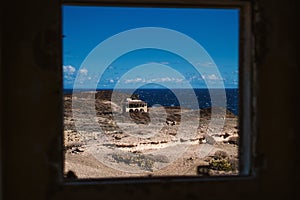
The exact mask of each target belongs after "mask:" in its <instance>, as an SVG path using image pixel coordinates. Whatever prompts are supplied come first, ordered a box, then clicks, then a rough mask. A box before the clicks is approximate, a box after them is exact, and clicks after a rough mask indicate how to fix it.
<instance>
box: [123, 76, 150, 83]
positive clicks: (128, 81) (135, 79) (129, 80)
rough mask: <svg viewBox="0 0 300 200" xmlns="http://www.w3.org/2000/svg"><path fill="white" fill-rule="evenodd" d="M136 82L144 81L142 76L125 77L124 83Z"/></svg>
mask: <svg viewBox="0 0 300 200" xmlns="http://www.w3.org/2000/svg"><path fill="white" fill-rule="evenodd" d="M138 82H145V79H142V78H139V77H138V78H134V79H127V80H125V83H138Z"/></svg>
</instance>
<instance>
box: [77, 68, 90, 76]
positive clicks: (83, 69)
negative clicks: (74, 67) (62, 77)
mask: <svg viewBox="0 0 300 200" xmlns="http://www.w3.org/2000/svg"><path fill="white" fill-rule="evenodd" d="M79 73H80V74H82V75H87V74H88V70H87V69H86V68H82V69H80V70H79Z"/></svg>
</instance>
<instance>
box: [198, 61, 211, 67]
mask: <svg viewBox="0 0 300 200" xmlns="http://www.w3.org/2000/svg"><path fill="white" fill-rule="evenodd" d="M194 65H195V66H197V67H216V65H215V64H214V63H213V62H203V63H202V62H198V63H194Z"/></svg>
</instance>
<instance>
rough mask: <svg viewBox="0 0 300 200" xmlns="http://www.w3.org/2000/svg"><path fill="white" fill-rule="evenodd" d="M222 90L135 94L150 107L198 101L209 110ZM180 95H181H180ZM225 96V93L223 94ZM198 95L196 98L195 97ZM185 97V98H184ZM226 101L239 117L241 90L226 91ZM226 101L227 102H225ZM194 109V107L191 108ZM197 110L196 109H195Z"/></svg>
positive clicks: (152, 91)
mask: <svg viewBox="0 0 300 200" xmlns="http://www.w3.org/2000/svg"><path fill="white" fill-rule="evenodd" d="M118 91H120V92H124V93H129V94H131V93H132V92H131V91H129V90H126V89H124V90H118ZM174 92H175V93H176V94H177V97H178V96H180V97H181V99H180V100H179V99H178V98H177V97H176V95H175V94H174ZM222 92H224V91H222V90H220V89H211V90H208V89H194V93H192V92H191V89H175V90H174V89H172V90H170V89H136V90H135V91H134V94H137V95H138V96H139V99H141V100H143V101H145V102H147V103H148V106H153V105H155V104H159V105H162V106H181V107H189V106H190V99H192V98H193V99H197V101H198V106H199V108H209V107H211V105H212V103H211V93H214V96H215V97H217V98H215V99H218V95H220V99H221V98H222V96H223V95H221V94H222ZM71 93H72V89H65V90H64V94H71ZM178 94H179V95H178ZM223 94H224V93H223ZM195 95H196V96H195ZM182 97H183V98H182ZM225 98H226V100H225V99H223V100H221V102H226V104H225V105H226V107H227V109H228V110H230V111H231V112H232V113H233V114H235V115H238V107H239V106H238V102H239V90H238V89H233V88H231V89H228V88H227V89H225ZM224 100H225V101H224ZM190 108H193V107H190ZM193 109H195V108H193Z"/></svg>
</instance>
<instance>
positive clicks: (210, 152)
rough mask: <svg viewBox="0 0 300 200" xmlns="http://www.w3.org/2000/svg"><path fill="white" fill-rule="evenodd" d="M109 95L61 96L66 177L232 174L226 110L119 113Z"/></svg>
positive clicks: (233, 149) (234, 147)
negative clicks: (62, 101) (212, 112)
mask: <svg viewBox="0 0 300 200" xmlns="http://www.w3.org/2000/svg"><path fill="white" fill-rule="evenodd" d="M95 96H96V98H95ZM110 97H111V93H110V92H108V91H101V92H98V93H97V94H96V95H95V94H80V95H76V96H75V95H73V99H72V96H71V95H65V97H64V100H65V101H64V102H65V105H64V106H65V113H64V124H65V130H64V134H65V135H64V138H65V140H64V143H65V173H66V174H67V175H66V176H68V177H69V178H71V177H74V176H76V177H77V178H111V177H136V176H147V177H148V176H174V175H180V176H189V175H193V176H195V175H208V176H213V175H236V174H238V139H239V137H238V119H237V117H236V116H234V115H233V114H232V113H230V112H229V111H226V112H225V113H224V114H225V115H222V109H220V110H218V109H216V110H214V115H213V119H212V118H211V116H212V115H211V109H203V110H190V109H186V108H180V107H155V108H154V107H153V108H149V112H148V113H123V112H122V110H121V106H120V105H118V102H111V101H110ZM118 97H119V99H118V100H117V101H119V102H121V101H122V99H125V98H126V97H128V96H126V94H119V95H118ZM72 103H73V104H72ZM72 106H73V107H72ZM91 107H92V108H91ZM218 111H220V112H218ZM218 113H220V115H218ZM216 127H217V128H216ZM218 127H219V128H218ZM68 172H69V173H68ZM71 172H72V173H71ZM70 174H72V176H70Z"/></svg>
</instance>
